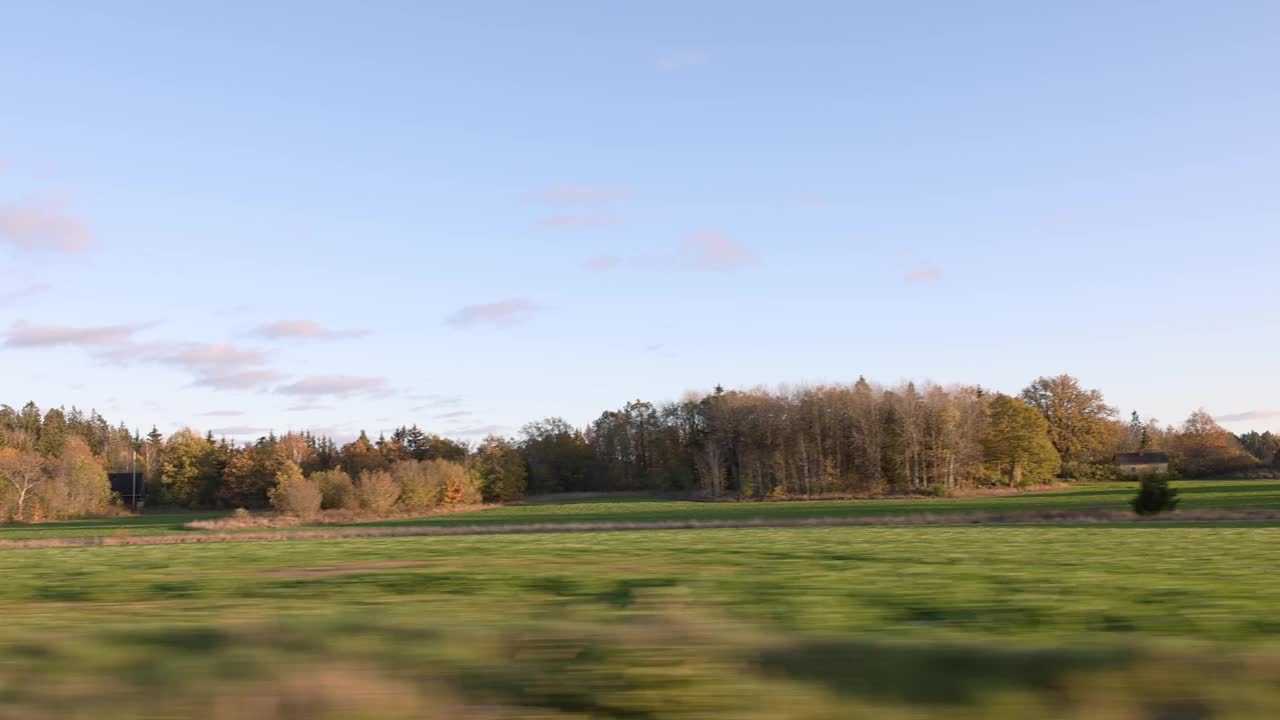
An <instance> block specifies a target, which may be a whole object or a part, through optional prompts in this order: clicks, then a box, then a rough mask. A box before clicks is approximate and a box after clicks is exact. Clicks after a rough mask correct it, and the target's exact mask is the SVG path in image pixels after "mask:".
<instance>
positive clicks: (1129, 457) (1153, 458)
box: [1115, 452, 1169, 465]
mask: <svg viewBox="0 0 1280 720" xmlns="http://www.w3.org/2000/svg"><path fill="white" fill-rule="evenodd" d="M1167 462H1169V453H1163V452H1136V453H1116V456H1115V463H1116V464H1117V465H1160V464H1164V463H1167Z"/></svg>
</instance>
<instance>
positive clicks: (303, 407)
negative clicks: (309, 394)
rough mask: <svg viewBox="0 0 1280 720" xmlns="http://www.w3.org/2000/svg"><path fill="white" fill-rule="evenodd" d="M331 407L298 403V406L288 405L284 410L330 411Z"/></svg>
mask: <svg viewBox="0 0 1280 720" xmlns="http://www.w3.org/2000/svg"><path fill="white" fill-rule="evenodd" d="M332 409H333V406H332V405H321V404H318V403H309V402H308V403H300V404H298V405H290V406H289V407H287V408H285V410H286V411H287V412H311V411H313V410H332Z"/></svg>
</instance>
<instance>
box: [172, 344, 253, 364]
mask: <svg viewBox="0 0 1280 720" xmlns="http://www.w3.org/2000/svg"><path fill="white" fill-rule="evenodd" d="M158 359H159V360H160V361H161V362H165V363H168V364H170V365H177V366H179V367H184V368H187V369H189V370H230V369H235V368H243V367H246V366H251V365H262V364H263V363H265V362H266V359H267V354H266V353H264V352H262V351H261V350H256V349H254V348H245V347H239V346H236V345H232V344H230V343H184V344H181V345H177V346H174V347H173V348H172V349H171V350H169V351H167V352H164V353H163V354H162V355H160V356H158Z"/></svg>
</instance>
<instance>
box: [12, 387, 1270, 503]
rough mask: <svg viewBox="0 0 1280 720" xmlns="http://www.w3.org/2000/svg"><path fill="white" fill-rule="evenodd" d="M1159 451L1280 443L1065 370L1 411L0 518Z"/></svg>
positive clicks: (1015, 466) (496, 495)
mask: <svg viewBox="0 0 1280 720" xmlns="http://www.w3.org/2000/svg"><path fill="white" fill-rule="evenodd" d="M1134 450H1153V451H1156V450H1158V451H1162V452H1167V453H1169V454H1170V457H1171V464H1172V469H1174V470H1175V471H1177V472H1178V473H1181V474H1182V475H1184V476H1188V477H1223V476H1229V475H1232V474H1251V475H1255V476H1257V475H1267V474H1270V473H1274V472H1276V471H1277V470H1278V469H1280V436H1277V435H1276V434H1273V433H1271V432H1262V433H1258V432H1249V433H1245V434H1242V435H1239V436H1236V435H1233V434H1231V433H1229V432H1228V431H1226V430H1225V429H1223V428H1222V427H1221V426H1220V425H1218V424H1217V423H1216V422H1215V421H1214V420H1213V418H1212V417H1211V416H1210V415H1209V414H1208V413H1206V412H1205V411H1203V410H1197V411H1195V412H1193V413H1192V414H1191V415H1190V416H1189V417H1188V418H1187V419H1186V420H1185V421H1184V422H1182V423H1181V424H1180V425H1176V426H1175V425H1171V424H1163V425H1162V424H1161V423H1160V422H1158V421H1157V420H1155V419H1151V418H1147V419H1143V418H1141V416H1140V415H1139V414H1138V413H1136V412H1135V413H1133V414H1132V415H1131V416H1130V417H1129V418H1127V419H1122V418H1119V417H1118V416H1117V412H1116V410H1115V409H1114V408H1113V407H1111V406H1109V405H1107V404H1106V402H1105V400H1104V398H1103V395H1102V393H1101V392H1100V391H1098V390H1094V389H1088V388H1084V387H1082V386H1081V385H1080V383H1079V382H1078V381H1077V380H1076V379H1075V378H1073V377H1071V376H1069V375H1060V376H1056V377H1041V378H1038V379H1036V380H1035V381H1033V382H1032V383H1030V384H1029V385H1028V386H1027V387H1026V388H1024V389H1023V390H1022V391H1021V392H1020V393H1018V394H1017V395H1006V394H1002V393H998V392H992V391H989V390H986V389H984V388H981V387H977V386H954V387H942V386H939V385H933V384H924V385H916V384H914V383H904V384H902V385H898V386H893V387H886V386H882V385H877V384H874V383H871V382H868V381H867V380H865V379H863V378H859V379H858V380H857V381H856V382H854V383H852V384H830V385H820V386H812V387H798V388H785V387H784V388H780V389H776V390H767V389H762V388H757V389H750V390H725V389H724V388H721V387H716V388H715V389H714V390H713V391H711V392H709V393H705V394H690V395H688V396H686V397H684V398H683V399H681V400H679V401H673V402H667V403H664V404H660V405H655V404H652V403H649V402H643V401H639V400H636V401H633V402H628V403H626V404H625V405H624V406H623V407H621V408H619V409H617V410H608V411H605V412H603V413H602V414H601V415H600V416H599V418H597V419H596V420H595V421H594V422H592V423H590V424H589V425H588V426H586V427H582V428H579V427H574V426H573V425H571V424H569V423H568V422H566V421H564V420H563V419H561V418H557V417H550V418H546V419H543V420H538V421H535V422H530V423H528V424H526V425H525V426H524V427H523V428H522V429H521V431H520V433H519V434H518V436H516V437H500V436H490V437H488V438H485V439H484V440H483V441H480V442H477V443H465V442H460V441H458V440H454V439H450V438H446V437H442V436H440V435H437V434H433V433H428V432H425V431H423V430H422V429H420V428H419V427H418V426H416V425H408V426H403V427H400V428H398V429H397V430H395V431H394V432H393V433H391V434H390V435H389V436H379V437H378V438H377V439H376V440H373V439H371V438H369V437H368V435H367V434H366V433H364V432H361V433H360V435H359V437H357V438H356V439H355V440H353V441H351V442H348V443H345V444H343V445H338V444H337V443H336V442H335V441H334V440H333V439H332V438H329V437H326V436H317V435H314V434H311V433H309V432H301V433H295V432H290V433H286V434H284V435H276V434H274V433H272V434H269V435H267V436H265V437H261V438H259V439H257V440H256V441H254V442H248V443H243V444H235V443H232V442H229V441H228V440H227V439H226V438H215V437H214V436H213V435H212V434H204V435H200V434H198V433H196V432H193V431H192V430H189V429H182V430H179V431H177V432H174V433H173V434H171V435H168V436H165V435H164V434H163V433H161V432H159V431H158V430H157V429H155V428H154V427H153V429H152V430H151V432H149V433H147V434H146V435H142V436H139V435H136V434H134V433H132V432H131V431H130V430H129V429H128V428H127V427H126V426H125V425H123V424H117V425H112V424H111V423H110V422H108V421H107V420H106V419H105V418H104V417H102V416H101V415H100V414H98V413H97V412H96V411H90V412H88V413H85V412H83V411H81V410H80V409H78V408H76V407H74V406H73V407H71V408H70V409H69V410H68V409H64V408H51V409H48V410H45V411H42V410H41V409H40V408H39V407H37V406H36V405H35V404H34V403H27V404H25V405H23V406H21V407H20V408H18V409H15V408H14V407H11V406H8V405H3V406H0V481H2V482H0V519H5V520H19V521H38V520H41V519H56V518H68V517H80V516H88V515H94V514H99V513H103V512H109V511H111V508H112V504H113V503H112V497H111V494H110V489H109V486H108V485H107V482H106V475H107V472H108V471H111V472H119V471H126V472H127V471H129V470H130V469H131V468H133V467H136V468H137V471H138V472H139V473H140V474H141V475H142V476H143V477H144V478H145V479H146V481H147V483H148V487H149V498H148V503H149V504H151V505H153V506H154V505H161V506H166V507H175V508H191V509H206V508H207V509H213V508H250V509H254V508H267V507H274V508H276V509H278V510H282V511H287V512H293V513H298V514H307V513H310V512H315V511H318V510H320V509H352V510H355V509H363V510H366V511H373V512H380V513H388V512H401V513H413V512H427V511H431V510H433V509H436V508H440V507H448V506H455V505H456V506H461V505H475V504H479V503H482V502H503V501H511V500H517V499H520V498H522V497H524V496H525V495H526V494H535V495H542V494H549V493H563V492H624V491H625V492H647V493H660V494H680V495H700V496H704V497H708V498H712V499H719V498H735V499H765V498H775V499H776V498H793V497H794V498H817V497H838V496H879V495H937V494H948V493H950V492H953V491H955V490H957V489H962V488H974V487H984V486H1007V487H1024V486H1029V485H1034V484H1040V483H1048V482H1054V481H1073V480H1078V481H1088V480H1107V479H1115V477H1116V472H1117V471H1116V468H1115V467H1114V466H1113V465H1111V464H1110V459H1111V457H1112V456H1113V455H1114V454H1115V453H1117V452H1124V451H1134Z"/></svg>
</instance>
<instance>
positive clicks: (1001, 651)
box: [0, 486, 1280, 720]
mask: <svg viewBox="0 0 1280 720" xmlns="http://www.w3.org/2000/svg"><path fill="white" fill-rule="evenodd" d="M1219 487H1225V486H1219ZM1251 487H1252V486H1251ZM1024 497H1029V496H1024ZM1036 497H1037V498H1039V497H1041V496H1036ZM1018 499H1021V498H1018ZM981 500H983V501H985V502H989V503H990V502H1005V501H1007V500H1010V498H983V499H981ZM650 504H651V503H625V504H624V505H627V506H633V507H634V506H647V505H650ZM612 505H613V504H611V503H577V504H575V505H569V506H565V507H561V508H560V509H559V512H561V513H563V514H564V515H567V516H571V515H574V513H576V512H578V509H579V508H582V507H586V506H597V507H600V506H605V507H606V508H608V507H610V506H612ZM662 505H663V506H664V507H668V506H669V504H667V503H663V504H662ZM744 505H745V504H744ZM779 505H781V504H779ZM785 505H786V507H793V506H813V505H817V503H793V504H785ZM697 506H698V507H699V508H702V507H708V508H712V509H714V508H719V507H738V505H707V504H698V505H697ZM747 507H750V506H747ZM511 510H512V511H514V510H531V511H538V512H543V513H548V514H550V513H554V512H555V511H556V507H555V506H530V507H528V508H512V509H511ZM494 512H506V510H502V511H487V512H486V513H484V514H486V515H487V514H489V513H494ZM606 512H612V510H606ZM551 516H552V517H556V516H555V515H551ZM452 519H453V518H442V520H452ZM575 519H577V518H575ZM521 521H524V520H523V519H522V520H521ZM538 521H539V522H546V521H548V520H547V519H546V518H540V519H539V520H538ZM1277 550H1280V528H1277V527H1274V526H1272V527H1267V526H1255V527H1176V526H1175V527H1167V526H1150V525H1143V526H1124V527H1083V528H1072V527H1052V526H1038V527H928V526H925V527H864V528H760V529H733V530H695V531H664V532H634V533H625V534H620V533H580V534H573V535H522V536H472V537H451V538H395V539H360V540H340V541H329V540H323V541H321V540H315V541H304V542H291V543H242V544H222V545H199V546H186V545H170V546H150V547H146V546H122V547H97V548H65V549H41V550H10V551H0V578H2V579H3V580H2V581H0V612H3V613H4V616H5V618H6V622H5V623H4V624H3V625H0V718H5V719H6V720H7V718H11V717H12V718H19V717H21V718H41V717H49V718H54V717H57V718H79V717H83V718H107V719H108V720H110V719H112V718H124V717H139V716H151V717H193V718H195V717H200V718H204V717H209V718H223V717H225V718H258V717H261V718H324V717H332V718H382V717H386V718H399V717H404V718H409V717H415V718H424V717H425V718H431V717H440V718H445V717H477V718H479V717H511V718H517V717H519V718H533V717H541V718H550V717H554V718H568V717H574V718H586V717H618V718H654V719H658V718H847V717H869V718H886V719H888V720H896V719H898V718H916V717H945V718H973V717H984V718H1010V719H1011V718H1026V717H1037V718H1039V717H1044V718H1055V717H1056V718H1085V717H1088V718H1090V720H1107V719H1109V718H1133V719H1134V720H1160V719H1162V718H1167V719H1170V720H1173V719H1176V718H1271V717H1280V618H1278V617H1277V614H1276V608H1280V579H1277V578H1278V571H1280V554H1278V553H1277Z"/></svg>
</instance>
